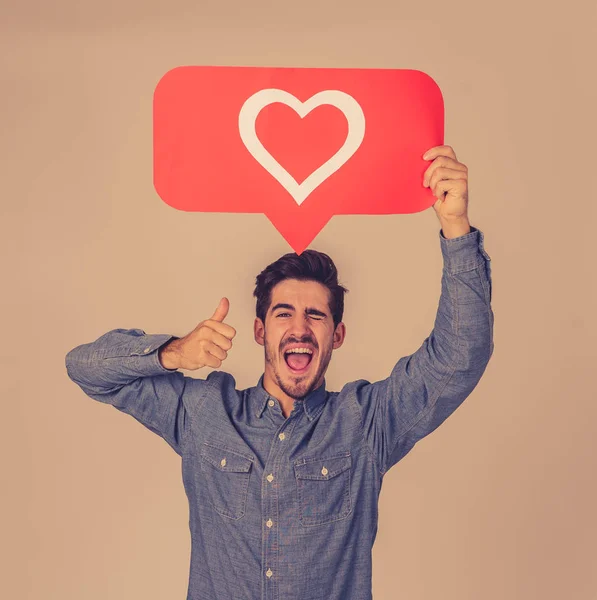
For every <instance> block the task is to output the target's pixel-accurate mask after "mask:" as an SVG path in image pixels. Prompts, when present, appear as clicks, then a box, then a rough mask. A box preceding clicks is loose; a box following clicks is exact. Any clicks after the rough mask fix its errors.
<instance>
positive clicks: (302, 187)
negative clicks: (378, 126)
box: [238, 88, 365, 206]
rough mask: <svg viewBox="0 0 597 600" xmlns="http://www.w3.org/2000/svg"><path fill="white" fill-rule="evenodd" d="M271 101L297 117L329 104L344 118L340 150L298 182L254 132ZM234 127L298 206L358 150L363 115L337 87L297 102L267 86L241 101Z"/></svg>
mask: <svg viewBox="0 0 597 600" xmlns="http://www.w3.org/2000/svg"><path fill="white" fill-rule="evenodd" d="M274 102H281V103H282V104H286V105H287V106H289V107H290V108H292V109H293V110H294V111H295V112H296V113H297V114H298V115H299V116H300V117H301V119H302V118H304V117H305V116H306V115H308V114H309V113H310V112H311V111H312V110H313V109H314V108H317V107H318V106H321V105H322V104H330V105H331V106H335V107H336V108H337V109H339V110H341V111H342V113H343V114H344V116H345V117H346V120H347V121H348V135H347V136H346V140H345V141H344V144H343V145H342V147H341V148H340V150H338V152H336V154H334V156H332V158H330V159H329V160H328V161H326V162H325V163H324V164H323V165H321V167H319V168H318V169H316V170H315V171H313V173H311V175H309V177H307V179H305V180H304V181H303V182H302V183H300V184H299V183H297V182H296V180H295V179H294V177H292V175H290V173H289V172H288V171H287V170H286V169H285V168H284V167H283V166H282V165H281V164H280V163H279V162H278V161H277V160H276V159H275V158H274V157H273V156H272V155H271V154H270V153H269V152H268V151H267V150H266V149H265V147H264V146H263V144H262V143H261V141H260V140H259V138H258V137H257V133H256V132H255V121H256V119H257V116H258V115H259V113H260V112H261V110H262V109H263V108H265V107H266V106H268V105H269V104H273V103H274ZM238 130H239V132H240V137H241V139H242V141H243V143H244V145H245V146H246V148H247V150H248V151H249V152H250V153H251V155H252V156H253V158H255V160H256V161H257V162H258V163H259V164H260V165H261V166H262V167H263V168H264V169H265V170H266V171H267V172H268V173H270V174H271V175H272V177H274V178H275V179H276V180H277V181H278V182H279V183H280V185H282V186H283V187H284V188H285V189H286V190H287V191H288V193H289V194H290V195H291V196H292V197H293V198H294V200H295V202H296V203H297V204H298V205H299V206H300V205H301V204H302V203H303V201H304V200H305V198H307V196H309V194H310V193H311V192H312V191H313V190H314V189H315V188H316V187H317V186H319V185H321V184H322V183H323V182H324V181H325V180H326V179H327V178H328V177H329V176H330V175H332V173H335V172H336V171H337V170H338V169H339V168H340V167H341V166H342V165H343V164H344V163H345V162H346V161H347V160H348V159H349V158H350V157H351V156H352V155H353V154H354V153H355V152H356V151H357V150H358V149H359V146H360V145H361V142H362V141H363V138H364V137H365V115H364V114H363V109H362V108H361V107H360V105H359V103H358V102H357V101H356V100H355V99H354V98H353V97H352V96H350V95H349V94H347V93H345V92H341V91H339V90H324V91H323V92H319V93H317V94H315V95H314V96H312V97H311V98H309V100H307V101H306V102H301V101H300V100H298V99H297V98H296V97H295V96H293V95H292V94H289V93H288V92H285V91H284V90H279V89H275V88H269V89H264V90H260V91H259V92H256V93H255V94H253V95H252V96H251V97H250V98H248V99H247V100H246V102H245V103H244V104H243V106H242V108H241V110H240V113H239V115H238Z"/></svg>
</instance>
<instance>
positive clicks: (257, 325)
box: [253, 317, 265, 346]
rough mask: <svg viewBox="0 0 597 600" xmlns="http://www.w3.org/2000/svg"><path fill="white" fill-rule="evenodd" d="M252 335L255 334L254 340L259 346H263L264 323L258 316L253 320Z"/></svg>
mask: <svg viewBox="0 0 597 600" xmlns="http://www.w3.org/2000/svg"><path fill="white" fill-rule="evenodd" d="M253 335H254V336H255V341H256V342H257V343H258V344H259V345H260V346H265V325H264V324H263V321H262V320H261V319H260V318H259V317H255V322H254V323H253Z"/></svg>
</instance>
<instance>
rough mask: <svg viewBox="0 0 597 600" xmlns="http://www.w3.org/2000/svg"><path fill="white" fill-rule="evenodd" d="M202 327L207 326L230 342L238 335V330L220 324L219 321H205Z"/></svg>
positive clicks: (225, 324)
mask: <svg viewBox="0 0 597 600" xmlns="http://www.w3.org/2000/svg"><path fill="white" fill-rule="evenodd" d="M201 326H202V327H203V326H207V327H209V328H210V329H212V330H213V331H216V332H217V333H219V334H220V335H222V336H224V337H225V338H228V339H229V340H231V339H232V338H233V337H234V336H235V335H236V329H234V327H232V326H230V325H228V324H227V323H220V322H219V321H214V320H212V319H208V320H207V321H203V323H202V324H201Z"/></svg>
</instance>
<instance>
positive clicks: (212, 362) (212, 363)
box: [201, 352, 223, 369]
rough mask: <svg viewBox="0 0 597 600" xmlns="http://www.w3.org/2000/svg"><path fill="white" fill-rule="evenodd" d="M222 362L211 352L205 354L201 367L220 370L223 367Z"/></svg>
mask: <svg viewBox="0 0 597 600" xmlns="http://www.w3.org/2000/svg"><path fill="white" fill-rule="evenodd" d="M222 360H223V359H222ZM222 360H220V359H219V358H218V357H217V356H214V355H213V354H212V353H211V352H203V353H202V355H201V366H202V367H211V368H212V369H219V368H220V367H221V366H222Z"/></svg>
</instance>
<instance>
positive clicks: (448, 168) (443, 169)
mask: <svg viewBox="0 0 597 600" xmlns="http://www.w3.org/2000/svg"><path fill="white" fill-rule="evenodd" d="M467 177H468V167H467V166H466V165H464V164H462V163H459V162H458V161H456V160H454V159H452V158H449V157H447V156H440V157H439V158H436V159H435V160H434V161H433V163H431V165H429V168H428V169H427V170H426V171H425V174H424V175H423V186H424V187H431V188H433V187H434V185H435V183H437V182H438V181H439V180H440V179H467Z"/></svg>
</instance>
